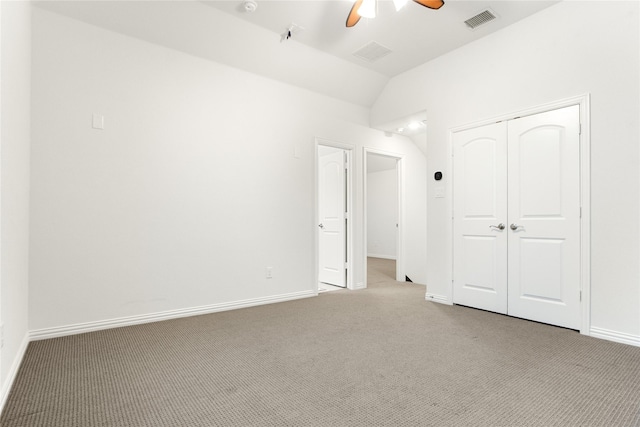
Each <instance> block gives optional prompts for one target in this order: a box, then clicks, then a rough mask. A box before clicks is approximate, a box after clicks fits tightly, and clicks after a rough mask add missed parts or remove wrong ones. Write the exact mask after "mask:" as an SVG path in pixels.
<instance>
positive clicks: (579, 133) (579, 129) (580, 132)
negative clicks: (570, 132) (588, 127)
mask: <svg viewBox="0 0 640 427" xmlns="http://www.w3.org/2000/svg"><path fill="white" fill-rule="evenodd" d="M578 135H582V123H578Z"/></svg>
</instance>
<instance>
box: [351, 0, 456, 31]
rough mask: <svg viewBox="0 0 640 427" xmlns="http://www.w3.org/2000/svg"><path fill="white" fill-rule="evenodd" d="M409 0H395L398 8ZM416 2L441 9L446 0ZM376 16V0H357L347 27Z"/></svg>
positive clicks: (419, 0) (430, 7) (421, 0)
mask: <svg viewBox="0 0 640 427" xmlns="http://www.w3.org/2000/svg"><path fill="white" fill-rule="evenodd" d="M407 1H408V0H393V3H394V4H395V6H396V10H400V9H401V8H402V7H403V6H404V5H405V4H406V3H407ZM413 1H414V2H416V3H418V4H419V5H422V6H424V7H428V8H429V9H440V8H441V7H442V5H444V0H413ZM363 16H364V17H365V18H375V17H376V0H356V1H355V2H354V3H353V6H352V7H351V12H349V16H347V27H353V26H354V25H356V24H357V23H358V21H360V18H362V17H363Z"/></svg>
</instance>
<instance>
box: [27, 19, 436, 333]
mask: <svg viewBox="0 0 640 427" xmlns="http://www.w3.org/2000/svg"><path fill="white" fill-rule="evenodd" d="M212 42H213V41H212ZM32 84H33V87H32V90H33V109H32V111H33V116H32V118H33V135H32V137H33V145H32V163H31V182H32V199H31V201H32V203H31V257H30V273H31V278H30V299H29V301H30V329H31V330H35V331H42V330H43V329H45V328H59V327H63V326H65V325H77V324H81V323H84V322H100V321H103V320H107V319H118V318H124V317H127V316H140V315H144V314H151V313H159V312H167V311H171V310H181V309H185V308H191V307H200V306H209V305H215V304H226V303H229V304H231V303H236V302H242V301H247V300H254V299H259V298H271V297H278V296H283V295H284V296H286V295H293V294H300V293H305V292H307V293H310V292H311V290H312V289H313V283H314V281H315V278H314V277H313V276H314V265H315V259H314V257H315V248H314V242H315V240H314V238H315V233H316V228H317V227H316V224H315V223H314V214H315V212H314V206H315V203H314V167H315V165H314V141H315V138H314V137H316V136H318V137H323V138H327V139H331V140H338V141H342V142H345V143H350V144H353V146H354V149H355V150H354V154H355V168H356V169H355V176H356V182H355V188H356V194H355V198H356V206H355V216H356V218H361V216H362V203H363V197H362V190H361V188H362V177H361V175H362V164H363V162H362V152H363V147H365V146H367V147H369V146H370V147H376V148H379V149H387V150H393V151H399V152H401V153H404V154H405V155H406V156H407V174H408V177H409V179H412V180H415V179H419V177H420V176H422V175H423V174H424V169H425V160H424V156H423V155H422V154H421V153H420V151H419V150H418V149H417V148H416V146H415V145H414V144H413V143H411V141H410V140H409V139H407V138H403V137H394V138H385V137H384V136H383V135H382V134H381V132H376V131H372V130H370V129H368V128H367V127H365V124H366V123H367V121H368V120H367V118H368V110H367V109H365V108H363V107H359V106H356V105H353V104H348V103H345V102H342V101H338V100H335V99H332V98H329V97H327V96H324V95H320V94H315V93H312V92H309V91H307V90H303V89H299V88H296V87H293V86H289V85H286V84H283V83H278V82H275V81H273V80H269V79H267V78H264V77H259V76H256V75H254V74H250V73H247V72H244V71H240V70H238V69H234V68H231V67H228V66H225V65H221V64H219V63H215V62H211V61H207V60H204V59H201V58H197V57H193V56H190V55H187V54H183V53H180V52H177V51H174V50H171V49H167V48H163V47H160V46H157V45H153V44H150V43H147V42H143V41H141V40H137V39H133V38H130V37H127V36H123V35H119V34H116V33H112V32H109V31H106V30H103V29H100V28H97V27H93V26H90V25H87V24H83V23H80V22H77V21H73V20H71V19H68V18H64V17H62V16H59V15H55V14H52V13H50V12H46V11H43V10H40V9H35V10H34V32H33V79H32ZM92 113H100V114H104V116H105V129H104V130H95V129H92V128H91V117H92ZM294 149H295V150H296V152H297V154H298V155H299V158H297V157H294ZM408 191H411V192H412V193H411V194H412V197H415V201H414V202H415V203H417V204H418V205H420V204H424V203H425V198H424V194H426V188H425V185H424V181H423V182H422V184H417V185H414V186H410V188H409V189H408ZM408 232H411V233H414V234H415V235H416V238H418V239H419V238H420V233H422V236H421V238H422V241H424V228H423V226H422V224H417V225H416V226H415V227H413V228H412V225H411V224H408ZM355 234H356V236H355V240H356V243H357V244H359V246H357V247H356V266H355V267H356V281H362V280H363V263H362V261H361V260H362V259H363V257H364V252H363V247H362V243H361V242H362V240H363V229H362V224H361V221H360V222H359V223H356V230H355ZM416 247H417V248H418V249H417V250H420V249H421V248H420V247H419V245H416ZM413 252H415V251H413ZM413 256H414V258H415V259H423V258H424V256H425V254H424V251H422V252H421V253H414V255H413ZM266 266H271V267H273V278H272V279H268V280H267V279H265V277H264V274H265V267H266ZM411 268H413V269H414V270H420V269H424V267H423V266H422V264H418V263H414V264H412V267H411ZM409 270H410V268H408V271H409ZM424 276H425V274H424V273H423V274H422V277H424Z"/></svg>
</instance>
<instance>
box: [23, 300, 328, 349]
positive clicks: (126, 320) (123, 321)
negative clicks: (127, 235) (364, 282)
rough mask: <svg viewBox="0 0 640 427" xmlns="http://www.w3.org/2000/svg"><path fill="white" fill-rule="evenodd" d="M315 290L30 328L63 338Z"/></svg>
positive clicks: (39, 335)
mask: <svg viewBox="0 0 640 427" xmlns="http://www.w3.org/2000/svg"><path fill="white" fill-rule="evenodd" d="M316 295H317V294H316V293H315V292H314V291H312V290H309V291H300V292H292V293H289V294H282V295H274V296H269V297H262V298H252V299H248V300H242V301H233V302H226V303H220V304H211V305H203V306H200V307H191V308H183V309H179V310H170V311H162V312H158V313H151V314H143V315H138V316H128V317H120V318H117V319H109V320H99V321H96V322H87V323H78V324H75V325H66V326H57V327H53V328H44V329H37V330H33V331H30V333H29V337H30V339H31V341H37V340H42V339H47V338H56V337H63V336H67V335H76V334H83V333H86V332H93V331H99V330H103V329H111V328H120V327H123V326H131V325H139V324H142V323H151V322H159V321H161V320H169V319H177V318H180V317H188V316H198V315H201V314H209V313H216V312H220V311H227V310H235V309H238V308H247V307H253V306H256V305H263V304H273V303H277V302H284V301H291V300H295V299H300V298H308V297H313V296H316Z"/></svg>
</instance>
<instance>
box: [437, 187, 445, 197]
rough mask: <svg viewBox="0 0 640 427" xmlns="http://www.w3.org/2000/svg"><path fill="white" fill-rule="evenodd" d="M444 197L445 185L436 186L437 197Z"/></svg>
mask: <svg viewBox="0 0 640 427" xmlns="http://www.w3.org/2000/svg"><path fill="white" fill-rule="evenodd" d="M443 197H444V187H436V198H438V199H441V198H443Z"/></svg>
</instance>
